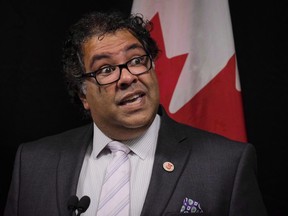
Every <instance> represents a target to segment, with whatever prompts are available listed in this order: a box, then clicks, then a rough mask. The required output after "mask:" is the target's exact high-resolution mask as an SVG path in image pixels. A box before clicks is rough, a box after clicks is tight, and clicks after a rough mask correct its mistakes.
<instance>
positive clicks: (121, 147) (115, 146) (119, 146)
mask: <svg viewBox="0 0 288 216" xmlns="http://www.w3.org/2000/svg"><path fill="white" fill-rule="evenodd" d="M107 146H108V148H109V149H110V150H111V152H112V153H116V152H118V151H122V152H124V153H126V154H128V153H129V152H130V149H129V147H127V146H126V145H125V144H123V143H120V142H117V141H112V142H110V143H108V145H107Z"/></svg>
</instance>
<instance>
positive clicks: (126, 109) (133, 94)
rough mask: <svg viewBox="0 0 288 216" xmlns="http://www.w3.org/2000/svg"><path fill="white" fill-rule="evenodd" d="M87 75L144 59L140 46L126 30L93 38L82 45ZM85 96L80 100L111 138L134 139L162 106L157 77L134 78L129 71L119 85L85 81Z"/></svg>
mask: <svg viewBox="0 0 288 216" xmlns="http://www.w3.org/2000/svg"><path fill="white" fill-rule="evenodd" d="M83 52H84V58H83V61H84V65H85V70H86V72H91V71H95V70H97V69H99V68H101V67H104V66H107V65H118V64H123V63H126V62H127V61H129V60H130V59H132V58H134V57H139V56H142V55H145V54H146V52H145V50H144V48H143V47H142V45H141V43H140V42H139V41H138V40H137V39H136V38H135V37H134V36H133V35H132V34H131V33H130V32H129V31H127V30H120V31H117V32H116V33H113V34H107V35H105V36H104V37H102V38H100V40H99V38H98V37H97V36H95V37H92V38H91V39H89V40H88V41H87V42H85V44H84V45H83ZM85 85H86V94H85V96H84V97H82V98H81V100H82V103H83V105H84V108H85V109H87V110H90V112H91V115H92V118H93V120H94V122H95V124H96V125H97V126H98V127H99V128H100V129H101V130H102V131H103V132H104V133H105V134H106V135H107V136H109V137H110V138H112V139H117V140H126V139H133V138H135V137H138V136H140V135H141V134H142V133H143V132H144V131H145V130H146V129H147V128H148V127H149V126H150V124H151V123H152V121H153V120H154V117H155V115H156V113H157V109H158V105H159V89H158V82H157V77H156V73H155V71H154V68H152V69H151V70H150V71H148V72H147V73H144V74H141V75H133V74H131V73H130V72H129V71H128V70H127V69H125V68H123V69H122V74H121V77H120V79H119V80H118V81H117V82H114V83H112V84H108V85H104V86H99V85H98V84H97V82H96V80H95V79H94V78H88V79H87V80H86V81H85Z"/></svg>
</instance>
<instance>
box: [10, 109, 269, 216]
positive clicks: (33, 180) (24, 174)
mask: <svg viewBox="0 0 288 216" xmlns="http://www.w3.org/2000/svg"><path fill="white" fill-rule="evenodd" d="M161 115H162V116H161V127H160V132H159V138H158V145H157V149H156V155H155V162H154V165H153V172H152V177H151V182H150V185H149V189H148V193H147V197H146V200H145V203H144V207H143V210H142V214H141V216H148V215H149V216H150V215H151V216H158V215H170V216H172V215H179V212H180V209H181V206H182V202H183V200H184V198H185V197H188V198H191V199H193V200H194V201H198V202H199V203H200V205H201V208H202V210H203V212H204V213H203V214H201V215H202V216H204V215H215V216H218V215H219V216H220V215H221V216H225V215H229V216H265V215H266V210H265V207H264V205H263V201H262V198H261V194H260V191H259V187H258V184H257V176H256V155H255V150H254V147H253V146H252V145H251V144H242V143H238V142H234V141H231V140H228V139H226V138H224V137H221V136H218V135H215V134H211V133H208V132H204V131H202V130H198V129H195V128H191V127H188V126H185V125H182V124H178V123H176V122H174V121H173V120H171V119H170V118H169V117H168V116H167V115H166V114H165V113H163V114H161ZM92 134H93V125H92V124H91V125H86V126H83V127H80V128H77V129H73V130H70V131H67V132H64V133H61V134H58V135H54V136H50V137H46V138H43V139H40V140H37V141H34V142H30V143H26V144H22V145H21V146H20V147H19V149H18V151H17V155H16V160H15V167H14V172H13V178H12V182H11V187H10V191H9V195H8V199H7V205H6V211H5V216H16V215H17V216H18V215H19V216H20V215H21V216H24V215H25V216H32V215H33V216H46V215H47V216H58V215H63V216H65V215H69V213H68V210H67V201H68V199H69V197H70V196H71V195H73V194H75V193H76V187H77V182H78V177H79V174H80V169H81V166H82V161H83V159H84V155H85V152H86V149H87V146H88V145H89V144H91V142H92ZM166 161H169V162H172V163H173V164H174V166H175V169H174V171H173V172H167V171H165V170H164V169H163V163H164V162H166ZM193 215H200V214H193ZM132 216H136V215H132Z"/></svg>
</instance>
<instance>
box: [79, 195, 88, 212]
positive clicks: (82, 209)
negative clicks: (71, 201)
mask: <svg viewBox="0 0 288 216" xmlns="http://www.w3.org/2000/svg"><path fill="white" fill-rule="evenodd" d="M89 205H90V198H89V197H88V196H83V197H82V198H81V199H80V201H79V202H78V205H77V210H78V211H79V212H81V213H83V212H85V211H86V210H87V209H88V207H89Z"/></svg>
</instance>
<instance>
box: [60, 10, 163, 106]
mask: <svg viewBox="0 0 288 216" xmlns="http://www.w3.org/2000/svg"><path fill="white" fill-rule="evenodd" d="M123 29H127V30H128V31H130V32H131V34H133V35H134V36H135V37H136V38H137V39H138V40H139V42H140V43H141V44H142V45H143V47H144V49H145V50H146V52H147V54H149V55H150V56H151V58H152V59H153V60H155V58H156V57H157V55H158V53H159V48H158V46H157V44H156V42H155V41H154V40H153V39H152V37H151V36H150V31H151V30H152V23H151V22H150V21H148V20H144V19H143V16H142V15H141V14H131V15H129V16H125V15H124V14H122V13H121V12H115V11H114V12H109V13H107V12H90V13H88V14H85V15H84V16H83V17H82V18H81V19H80V20H79V21H78V22H76V23H75V24H74V25H72V26H71V28H70V29H69V32H68V36H67V39H66V41H65V42H64V47H63V56H62V63H63V71H64V75H65V78H66V82H67V88H68V92H69V94H70V95H71V96H72V98H73V99H74V100H73V101H74V102H80V100H79V95H83V79H82V73H84V68H83V65H82V62H83V52H82V46H83V44H84V43H85V42H86V41H87V40H89V39H90V38H91V37H93V36H98V37H102V36H104V35H105V34H109V33H114V32H116V31H118V30H123Z"/></svg>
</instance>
